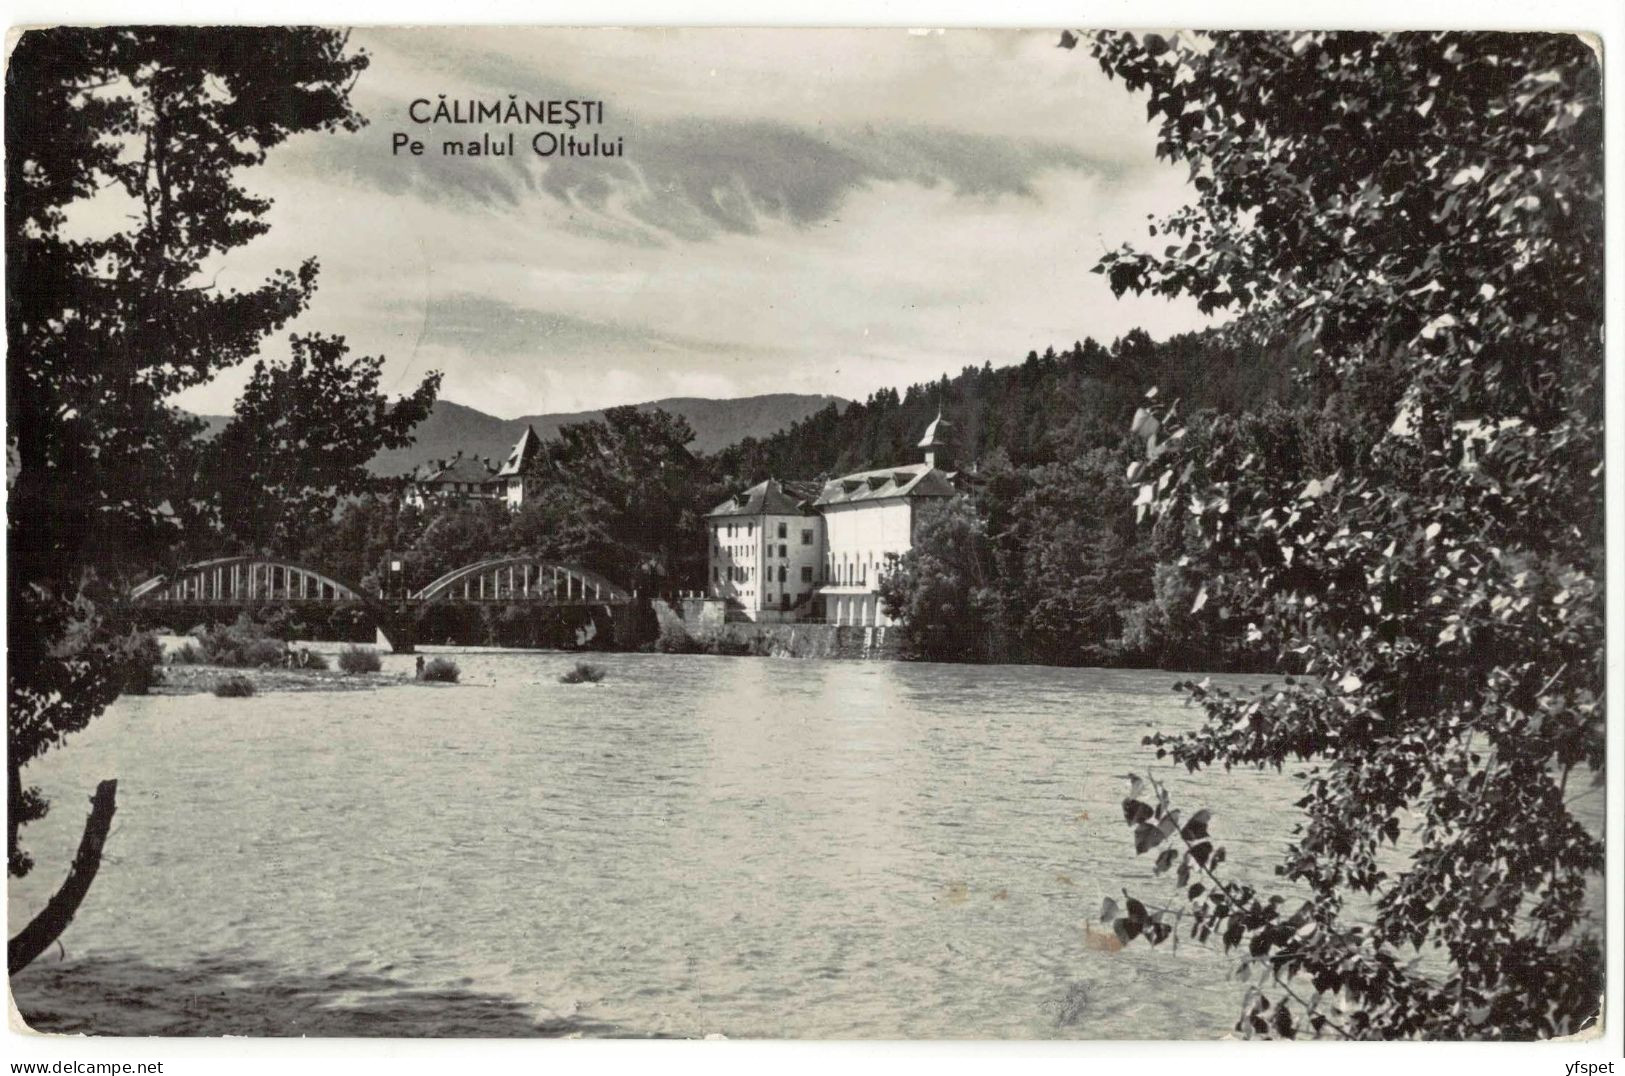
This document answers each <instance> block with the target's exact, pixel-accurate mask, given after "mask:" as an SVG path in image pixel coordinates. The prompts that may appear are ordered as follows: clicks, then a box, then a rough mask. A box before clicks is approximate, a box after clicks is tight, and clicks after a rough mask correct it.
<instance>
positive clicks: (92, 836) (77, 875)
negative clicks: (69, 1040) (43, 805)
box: [6, 781, 118, 975]
mask: <svg viewBox="0 0 1625 1076" xmlns="http://www.w3.org/2000/svg"><path fill="white" fill-rule="evenodd" d="M117 791H118V782H117V781H103V782H102V783H101V784H99V785H97V786H96V794H95V795H94V796H92V797H90V817H89V818H87V819H86V820H85V834H84V836H83V837H81V838H80V840H79V851H78V853H76V854H75V855H74V857H73V866H72V867H70V868H69V869H68V877H67V879H66V880H65V881H63V883H62V888H61V889H58V890H57V891H56V895H55V896H54V897H52V898H51V899H50V902H49V903H47V904H46V905H45V908H44V909H43V910H42V911H41V912H40V913H39V914H38V915H36V916H35V917H34V919H33V921H32V922H30V923H29V924H28V925H27V926H26V927H24V928H23V929H22V930H20V931H19V932H18V933H17V936H16V937H14V938H12V939H11V942H10V944H9V945H8V946H7V949H6V972H7V974H9V975H16V974H17V973H18V972H19V971H21V970H22V969H24V968H26V967H27V966H28V965H29V964H30V963H32V962H33V960H34V958H35V957H37V956H39V955H40V954H41V953H43V952H45V950H47V949H49V948H50V947H51V943H52V942H54V941H56V940H57V938H58V937H60V936H61V934H62V932H63V931H64V930H66V929H67V928H68V924H69V923H71V922H73V916H74V913H75V912H77V911H78V910H79V905H80V903H81V902H82V901H83V900H84V899H85V894H86V893H87V892H89V890H90V883H91V882H93V881H95V879H96V871H97V870H98V869H100V867H101V865H102V845H103V844H105V843H106V842H107V831H108V829H109V828H110V827H111V826H112V824H113V800H114V796H115V794H116V793H117Z"/></svg>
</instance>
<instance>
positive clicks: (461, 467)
mask: <svg viewBox="0 0 1625 1076" xmlns="http://www.w3.org/2000/svg"><path fill="white" fill-rule="evenodd" d="M492 476H493V472H492V470H491V465H490V464H489V463H488V462H486V461H485V460H482V459H480V458H479V457H478V456H464V455H461V454H459V455H458V456H456V457H454V458H453V459H449V460H431V461H430V462H428V463H425V464H424V465H423V466H422V467H419V468H418V471H417V473H416V474H415V475H413V476H412V480H413V481H414V482H417V483H419V484H420V485H440V484H442V483H445V482H489V481H490V480H491V478H492Z"/></svg>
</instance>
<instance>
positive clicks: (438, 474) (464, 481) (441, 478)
mask: <svg viewBox="0 0 1625 1076" xmlns="http://www.w3.org/2000/svg"><path fill="white" fill-rule="evenodd" d="M494 474H495V469H494V468H492V466H491V461H490V460H488V459H483V458H481V457H478V456H465V455H463V454H462V453H461V452H458V453H457V455H455V456H453V457H452V458H451V459H436V460H430V461H429V462H428V463H425V464H424V465H423V466H421V467H419V468H417V470H416V471H414V472H413V473H412V476H411V477H410V478H409V479H408V480H407V482H406V489H405V491H404V493H403V495H402V499H403V500H404V501H405V502H406V503H407V504H409V505H411V506H412V507H414V508H427V507H429V506H430V505H431V504H443V503H445V502H447V501H454V500H455V501H484V500H490V499H492V498H493V497H497V496H499V494H498V492H497V490H496V488H495V487H494V486H492V484H491V480H492V477H493V475H494Z"/></svg>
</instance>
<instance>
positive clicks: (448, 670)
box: [340, 658, 463, 684]
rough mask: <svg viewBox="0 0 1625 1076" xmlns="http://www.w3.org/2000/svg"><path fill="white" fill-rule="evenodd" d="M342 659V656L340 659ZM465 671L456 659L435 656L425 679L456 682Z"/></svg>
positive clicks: (445, 682) (428, 666)
mask: <svg viewBox="0 0 1625 1076" xmlns="http://www.w3.org/2000/svg"><path fill="white" fill-rule="evenodd" d="M340 660H341V661H342V658H341V659H340ZM462 674H463V671H462V670H461V669H459V668H458V667H457V663H456V662H455V661H447V660H446V659H445V658H435V659H434V660H433V661H431V662H429V664H427V665H425V666H424V667H423V679H425V680H432V681H434V682H436V683H441V684H455V683H456V682H457V678H458V677H459V676H461V675H462Z"/></svg>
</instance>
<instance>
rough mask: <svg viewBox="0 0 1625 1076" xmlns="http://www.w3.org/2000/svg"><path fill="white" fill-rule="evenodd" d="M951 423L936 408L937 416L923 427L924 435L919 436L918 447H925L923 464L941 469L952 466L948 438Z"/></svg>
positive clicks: (951, 448) (950, 444)
mask: <svg viewBox="0 0 1625 1076" xmlns="http://www.w3.org/2000/svg"><path fill="white" fill-rule="evenodd" d="M951 429H952V426H951V424H950V423H949V422H948V420H947V419H945V418H943V417H942V409H941V408H940V407H939V408H938V409H937V417H936V418H934V419H932V420H931V425H929V426H927V427H926V428H925V436H924V437H922V438H920V444H919V447H920V448H923V449H925V465H926V466H927V467H939V468H942V469H943V470H946V469H948V468H949V467H952V466H953V456H954V450H953V444H952V442H951V440H950V431H951Z"/></svg>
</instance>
